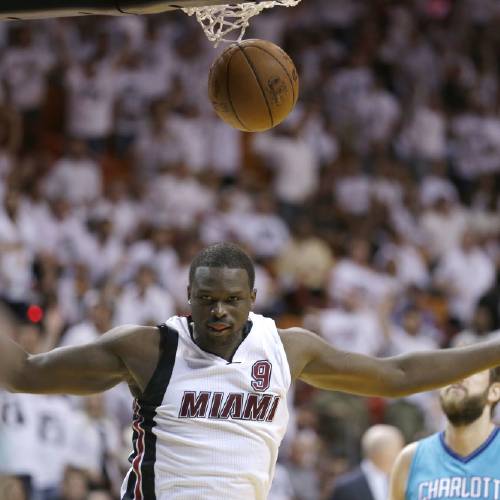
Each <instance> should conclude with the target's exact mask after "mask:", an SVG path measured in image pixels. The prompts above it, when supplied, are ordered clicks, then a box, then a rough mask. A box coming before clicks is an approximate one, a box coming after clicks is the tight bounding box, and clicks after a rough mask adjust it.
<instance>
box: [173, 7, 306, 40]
mask: <svg viewBox="0 0 500 500" xmlns="http://www.w3.org/2000/svg"><path fill="white" fill-rule="evenodd" d="M299 2H300V0H264V1H263V2H244V3H240V4H230V5H215V6H204V7H186V8H183V9H182V10H183V11H184V12H185V13H186V14H187V15H188V16H192V15H196V19H197V20H198V22H199V23H200V24H201V27H202V28H203V31H204V32H205V35H206V36H207V38H208V39H209V40H210V41H211V42H213V43H214V46H215V47H217V45H218V44H219V42H233V43H234V42H241V40H242V39H243V37H244V35H245V31H246V29H247V28H248V26H249V24H250V22H249V21H250V18H252V17H254V16H256V15H258V14H260V13H261V12H262V11H263V10H264V9H270V8H272V7H276V6H278V5H279V6H282V7H295V6H296V5H297V4H298V3H299ZM238 30H239V35H238V37H237V38H236V39H233V40H231V39H228V38H226V37H227V35H228V34H229V33H232V32H233V31H238Z"/></svg>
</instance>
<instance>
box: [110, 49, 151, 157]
mask: <svg viewBox="0 0 500 500" xmlns="http://www.w3.org/2000/svg"><path fill="white" fill-rule="evenodd" d="M147 77H148V76H147V75H146V73H145V72H144V70H143V67H142V58H141V53H140V52H138V51H133V50H131V49H125V51H124V53H123V54H122V56H121V57H120V62H119V66H118V68H117V70H116V89H115V95H116V100H115V109H114V120H115V121H114V151H115V153H116V154H117V155H118V156H120V157H123V156H124V155H125V154H126V153H127V152H128V151H129V149H130V147H132V146H133V143H134V141H135V138H136V136H137V133H138V132H139V130H140V127H141V126H142V124H143V123H144V122H145V115H146V113H147V110H148V107H149V96H147V94H146V90H145V86H146V85H145V80H146V79H147Z"/></svg>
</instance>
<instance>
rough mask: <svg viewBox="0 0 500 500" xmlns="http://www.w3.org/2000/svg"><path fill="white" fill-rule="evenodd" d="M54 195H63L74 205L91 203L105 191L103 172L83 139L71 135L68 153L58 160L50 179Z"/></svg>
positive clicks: (48, 187)
mask: <svg viewBox="0 0 500 500" xmlns="http://www.w3.org/2000/svg"><path fill="white" fill-rule="evenodd" d="M45 189H46V192H47V195H48V196H49V197H50V198H54V197H55V196H58V195H61V196H64V197H65V199H67V200H68V201H69V203H70V204H71V205H73V206H74V207H78V206H81V205H85V206H90V205H91V204H93V203H95V202H96V201H97V200H98V199H99V198H100V196H101V194H102V173H101V169H100V166H99V164H98V163H97V162H96V161H95V160H94V158H92V156H91V155H90V154H89V151H88V148H87V144H86V143H85V142H84V141H83V140H81V139H69V140H68V141H67V149H66V153H65V155H64V156H63V157H62V158H60V159H59V160H57V161H56V163H55V164H54V166H53V167H52V170H51V172H50V174H49V175H48V177H47V179H46V186H45Z"/></svg>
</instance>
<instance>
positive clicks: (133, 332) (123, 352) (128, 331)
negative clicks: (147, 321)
mask: <svg viewBox="0 0 500 500" xmlns="http://www.w3.org/2000/svg"><path fill="white" fill-rule="evenodd" d="M96 342H97V343H98V344H101V345H102V346H103V347H105V348H107V349H108V350H110V351H112V352H114V353H115V354H118V355H120V357H125V358H126V357H128V356H129V355H134V354H135V355H138V356H140V355H141V353H144V352H145V351H149V350H151V348H153V349H155V350H158V348H159V345H160V332H159V329H158V328H157V327H155V326H139V325H122V326H117V327H116V328H113V329H112V330H109V331H108V332H106V333H104V334H103V335H101V336H100V337H99V339H97V341H96Z"/></svg>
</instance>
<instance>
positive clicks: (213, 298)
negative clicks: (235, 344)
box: [188, 267, 255, 344]
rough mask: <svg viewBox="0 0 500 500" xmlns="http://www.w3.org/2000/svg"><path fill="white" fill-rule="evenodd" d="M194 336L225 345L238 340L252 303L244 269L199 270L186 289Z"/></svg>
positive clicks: (205, 268)
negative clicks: (189, 301)
mask: <svg viewBox="0 0 500 500" xmlns="http://www.w3.org/2000/svg"><path fill="white" fill-rule="evenodd" d="M188 296H189V299H190V300H191V315H192V318H193V322H194V325H195V330H196V335H197V336H198V337H199V338H201V339H203V340H204V341H205V342H208V343H214V344H215V343H217V344H224V343H227V342H231V341H232V340H234V339H235V338H237V337H240V335H241V332H242V330H243V327H244V326H245V323H246V322H247V320H248V313H249V312H250V310H251V308H252V306H253V303H254V301H255V290H252V289H251V288H250V283H249V281H248V274H247V272H246V270H245V269H229V268H226V267H220V268H219V267H199V268H197V269H196V272H195V275H194V278H193V282H192V283H191V285H190V287H189V288H188Z"/></svg>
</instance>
